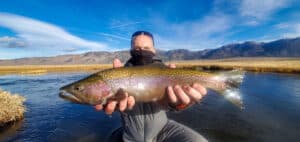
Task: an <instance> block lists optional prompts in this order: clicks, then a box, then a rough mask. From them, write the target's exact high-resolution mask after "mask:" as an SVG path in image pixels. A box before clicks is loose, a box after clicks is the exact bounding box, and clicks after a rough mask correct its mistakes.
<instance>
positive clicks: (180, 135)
mask: <svg viewBox="0 0 300 142" xmlns="http://www.w3.org/2000/svg"><path fill="white" fill-rule="evenodd" d="M157 140H158V141H159V142H160V141H164V142H173V141H178V142H207V140H206V139H205V138H204V137H203V136H202V135H200V134H199V133H197V132H196V131H194V130H192V129H191V128H189V127H187V126H185V125H183V124H180V123H177V122H175V121H173V120H169V121H168V123H167V125H166V126H165V127H164V129H163V130H162V131H161V132H160V134H159V135H158V137H157Z"/></svg>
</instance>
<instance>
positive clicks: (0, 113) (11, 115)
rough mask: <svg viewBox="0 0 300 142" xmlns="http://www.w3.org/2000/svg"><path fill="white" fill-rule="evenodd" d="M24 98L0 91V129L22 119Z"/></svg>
mask: <svg viewBox="0 0 300 142" xmlns="http://www.w3.org/2000/svg"><path fill="white" fill-rule="evenodd" d="M24 101H25V98H24V97H22V96H20V95H17V94H10V93H9V92H7V91H3V90H1V89H0V128H1V127H2V126H5V124H7V123H10V122H15V121H17V120H20V119H22V118H23V117H24V112H25V107H24V105H23V102H24Z"/></svg>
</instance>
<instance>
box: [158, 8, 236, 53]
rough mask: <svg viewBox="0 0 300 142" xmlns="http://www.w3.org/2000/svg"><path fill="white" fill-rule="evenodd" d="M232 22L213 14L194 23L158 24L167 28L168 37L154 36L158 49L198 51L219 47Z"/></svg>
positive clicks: (229, 19)
mask: <svg viewBox="0 0 300 142" xmlns="http://www.w3.org/2000/svg"><path fill="white" fill-rule="evenodd" d="M232 24H233V20H232V18H231V17H230V16H228V15H225V14H218V13H213V14H210V15H208V16H205V17H204V18H202V19H199V20H196V21H187V22H184V23H179V24H172V23H168V22H164V21H163V22H162V21H160V22H158V23H156V25H157V26H160V27H168V29H169V30H168V33H169V35H164V36H163V35H159V36H158V35H155V38H156V39H157V42H158V44H157V45H158V47H159V48H162V49H177V48H185V49H190V50H200V49H205V48H215V47H216V46H218V45H221V44H222V43H223V42H224V41H225V40H224V38H225V37H226V36H227V34H229V32H228V30H229V29H230V28H231V27H232V26H233V25H232Z"/></svg>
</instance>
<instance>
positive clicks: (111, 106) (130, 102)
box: [94, 58, 135, 115]
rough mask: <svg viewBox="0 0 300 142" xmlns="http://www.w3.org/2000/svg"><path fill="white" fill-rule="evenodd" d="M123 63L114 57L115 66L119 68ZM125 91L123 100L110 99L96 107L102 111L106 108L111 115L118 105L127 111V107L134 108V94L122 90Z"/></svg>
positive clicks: (106, 111)
mask: <svg viewBox="0 0 300 142" xmlns="http://www.w3.org/2000/svg"><path fill="white" fill-rule="evenodd" d="M122 66H123V65H122V63H121V61H120V60H119V59H117V58H116V59H114V61H113V68H119V67H122ZM122 93H125V96H126V97H125V98H124V99H123V100H121V101H119V102H118V101H109V102H108V103H107V104H106V105H105V106H103V105H95V106H94V107H95V109H96V110H97V111H101V110H104V111H105V113H106V114H108V115H111V114H112V113H113V112H114V111H115V110H116V108H117V105H118V109H119V110H120V111H125V110H126V109H129V110H130V109H132V108H133V106H134V104H135V100H134V97H133V96H128V93H126V92H122Z"/></svg>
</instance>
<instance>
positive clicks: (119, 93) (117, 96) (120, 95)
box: [109, 88, 126, 102]
mask: <svg viewBox="0 0 300 142" xmlns="http://www.w3.org/2000/svg"><path fill="white" fill-rule="evenodd" d="M125 98H126V95H125V91H124V89H123V88H120V89H119V90H118V91H117V93H116V94H115V95H114V96H113V97H111V98H109V100H114V101H118V102H119V101H121V100H123V99H125Z"/></svg>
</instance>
